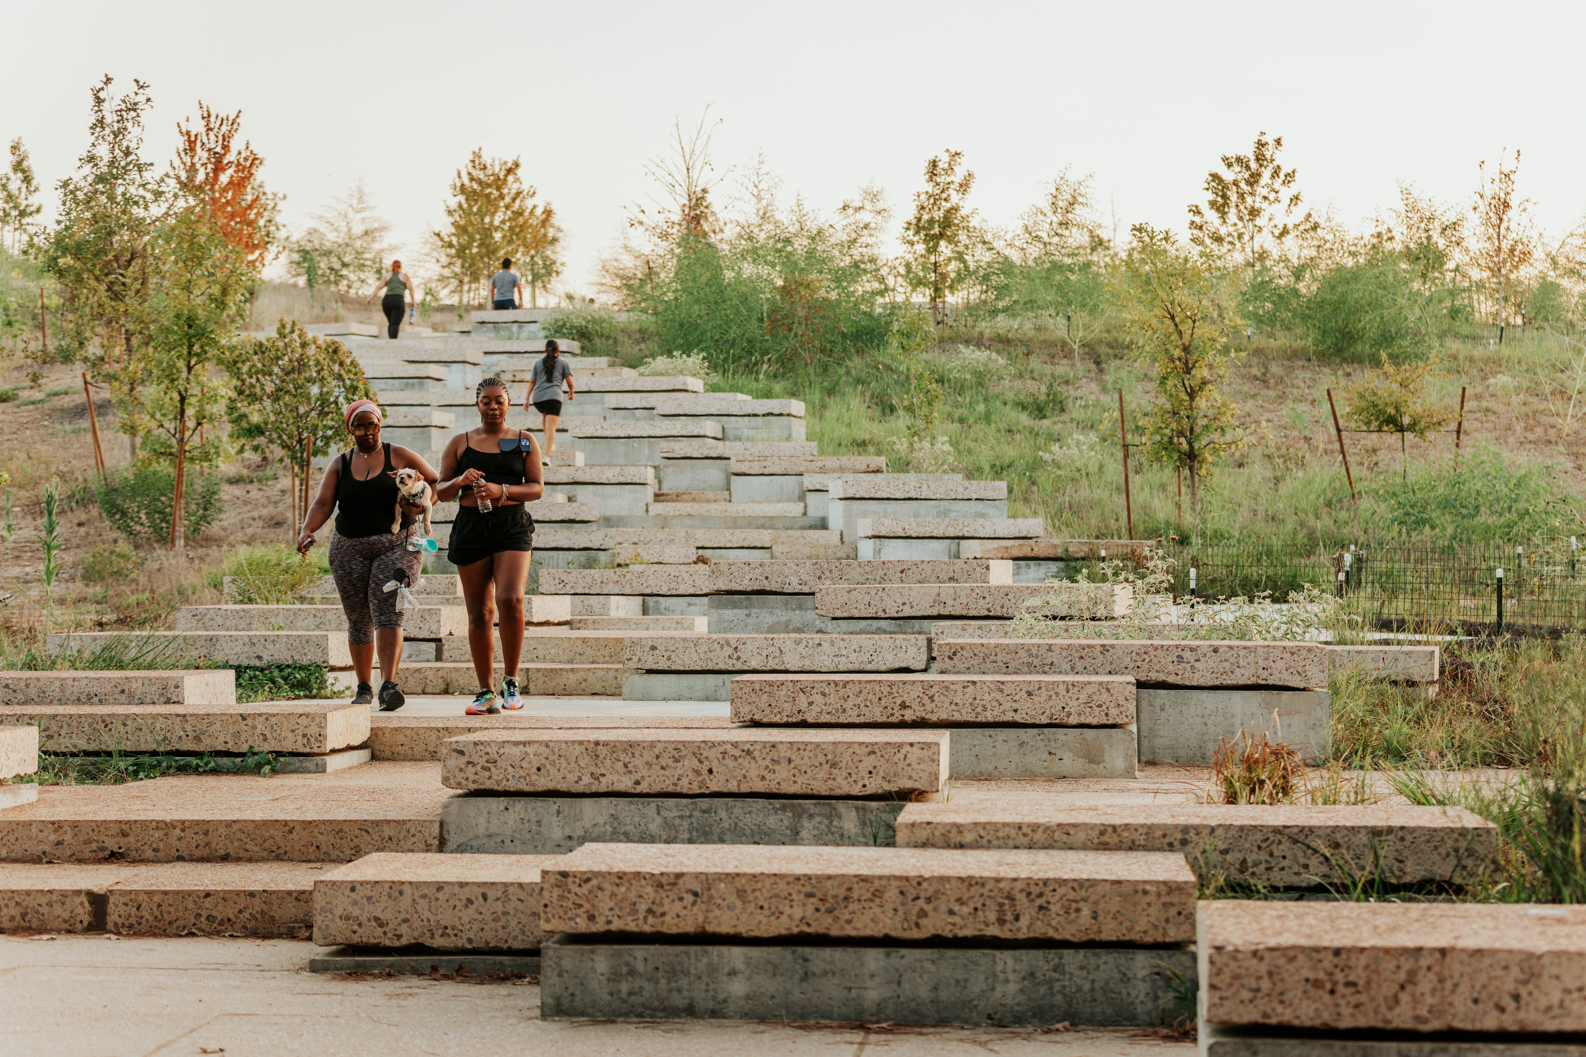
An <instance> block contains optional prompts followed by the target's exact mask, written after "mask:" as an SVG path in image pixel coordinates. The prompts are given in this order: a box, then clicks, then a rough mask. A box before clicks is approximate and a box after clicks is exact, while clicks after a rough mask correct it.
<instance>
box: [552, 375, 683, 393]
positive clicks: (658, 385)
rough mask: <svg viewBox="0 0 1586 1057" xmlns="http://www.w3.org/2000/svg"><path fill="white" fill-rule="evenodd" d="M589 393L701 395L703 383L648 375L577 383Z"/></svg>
mask: <svg viewBox="0 0 1586 1057" xmlns="http://www.w3.org/2000/svg"><path fill="white" fill-rule="evenodd" d="M578 388H579V390H580V391H581V392H585V393H589V394H591V395H593V394H595V393H703V392H704V391H705V383H704V382H701V381H700V380H699V379H698V378H689V377H687V376H684V375H650V376H648V377H633V378H589V379H585V380H584V381H581V382H579V383H578Z"/></svg>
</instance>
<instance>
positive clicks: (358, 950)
mask: <svg viewBox="0 0 1586 1057" xmlns="http://www.w3.org/2000/svg"><path fill="white" fill-rule="evenodd" d="M460 968H466V969H467V970H468V972H470V973H471V974H473V975H475V976H478V975H481V974H483V973H520V974H522V975H523V976H538V975H539V973H540V955H539V952H538V951H534V952H533V953H482V952H458V951H425V950H408V949H400V950H384V949H380V948H369V947H321V948H320V949H319V951H318V953H316V954H314V955H312V956H311V957H310V958H309V959H308V971H309V972H311V973H385V972H393V973H398V974H405V973H412V974H415V975H428V974H430V973H434V972H441V973H455V972H456V971H457V970H458V969H460Z"/></svg>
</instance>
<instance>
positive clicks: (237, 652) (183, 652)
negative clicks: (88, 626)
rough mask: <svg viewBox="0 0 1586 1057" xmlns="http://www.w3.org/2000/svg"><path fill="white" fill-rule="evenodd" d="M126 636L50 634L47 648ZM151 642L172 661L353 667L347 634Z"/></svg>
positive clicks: (169, 635)
mask: <svg viewBox="0 0 1586 1057" xmlns="http://www.w3.org/2000/svg"><path fill="white" fill-rule="evenodd" d="M125 637H126V636H125V635H122V634H118V633H115V632H108V631H78V632H71V633H68V634H64V635H51V636H49V637H48V638H47V639H46V640H45V647H46V648H47V649H48V650H49V652H50V653H51V654H58V653H62V652H65V651H68V650H90V651H91V650H95V649H97V648H99V647H100V646H103V645H104V644H105V643H107V642H109V641H111V640H112V639H120V638H125ZM147 637H148V638H149V640H150V641H151V642H152V643H158V644H162V645H163V644H165V643H167V642H169V643H170V644H171V645H170V646H169V647H168V648H169V649H170V653H169V656H170V657H171V659H172V660H191V661H209V662H212V663H216V664H240V665H259V666H262V665H270V664H321V665H324V666H325V667H327V668H350V667H351V666H352V654H350V653H349V652H348V651H347V636H346V635H345V634H344V633H340V632H321V631H151V632H148V633H147Z"/></svg>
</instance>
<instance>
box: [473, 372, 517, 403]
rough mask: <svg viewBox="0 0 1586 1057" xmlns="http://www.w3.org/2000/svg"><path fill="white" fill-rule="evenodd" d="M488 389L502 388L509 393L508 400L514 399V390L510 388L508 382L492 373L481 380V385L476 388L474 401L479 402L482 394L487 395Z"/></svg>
mask: <svg viewBox="0 0 1586 1057" xmlns="http://www.w3.org/2000/svg"><path fill="white" fill-rule="evenodd" d="M486 389H500V390H502V391H504V392H505V393H506V394H507V399H508V400H511V399H512V390H511V389H510V388H508V386H507V383H506V382H505V381H503V380H502V379H500V378H497V377H496V376H495V375H491V376H490V377H489V378H486V379H484V380H483V381H481V382H480V383H479V385H478V386H477V387H476V388H475V389H474V402H475V403H478V401H479V398H480V397H481V396H483V395H485V390H486Z"/></svg>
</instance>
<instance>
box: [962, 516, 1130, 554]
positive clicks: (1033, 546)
mask: <svg viewBox="0 0 1586 1057" xmlns="http://www.w3.org/2000/svg"><path fill="white" fill-rule="evenodd" d="M993 524H995V522H993ZM1152 549H1153V545H1152V544H1151V543H1150V542H1143V543H1142V542H1138V541H1137V542H1134V543H1130V542H1129V541H1127V540H1047V539H1030V540H1012V539H1001V538H996V537H992V536H980V537H978V538H976V539H968V538H965V539H963V540H960V541H959V544H958V556H959V557H961V558H1012V559H1014V560H1016V561H1018V560H1022V561H1068V560H1085V559H1090V558H1098V557H1100V556H1101V555H1103V554H1105V555H1106V556H1107V557H1109V558H1120V557H1122V556H1123V555H1125V554H1129V553H1134V554H1136V555H1139V556H1143V555H1144V554H1146V553H1147V552H1148V551H1150V550H1152Z"/></svg>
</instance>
